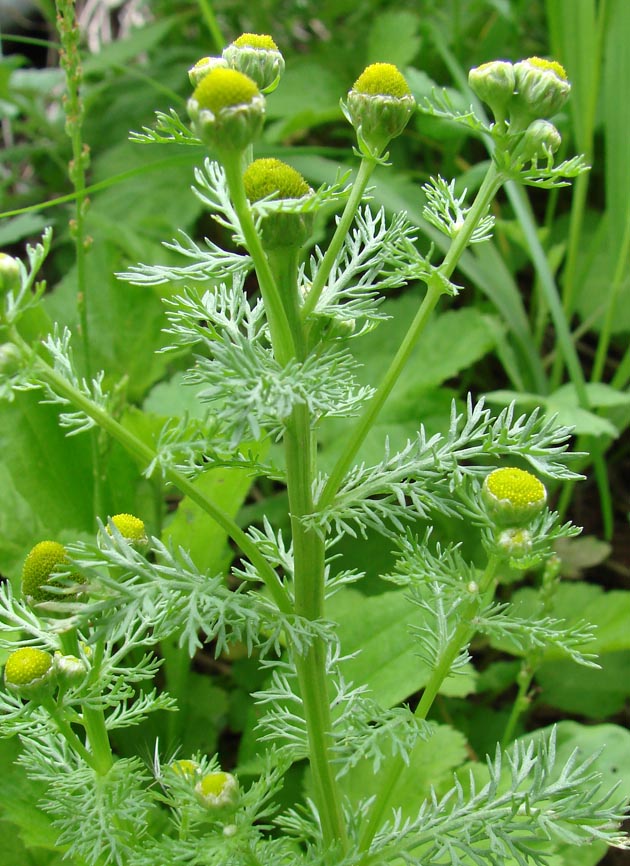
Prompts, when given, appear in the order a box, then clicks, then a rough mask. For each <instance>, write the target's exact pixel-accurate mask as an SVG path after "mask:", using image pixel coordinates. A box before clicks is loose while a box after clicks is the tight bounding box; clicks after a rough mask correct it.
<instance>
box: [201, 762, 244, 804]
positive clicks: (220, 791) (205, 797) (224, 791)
mask: <svg viewBox="0 0 630 866" xmlns="http://www.w3.org/2000/svg"><path fill="white" fill-rule="evenodd" d="M195 791H196V792H197V796H198V797H199V799H200V800H201V802H202V803H203V804H204V805H205V806H208V807H209V808H213V809H216V808H220V807H222V806H233V805H234V804H235V803H236V799H237V796H238V782H237V780H236V778H235V777H234V776H233V775H232V774H231V773H223V772H221V771H219V772H217V773H206V775H205V776H204V777H203V778H202V779H200V781H199V782H197V784H196V785H195Z"/></svg>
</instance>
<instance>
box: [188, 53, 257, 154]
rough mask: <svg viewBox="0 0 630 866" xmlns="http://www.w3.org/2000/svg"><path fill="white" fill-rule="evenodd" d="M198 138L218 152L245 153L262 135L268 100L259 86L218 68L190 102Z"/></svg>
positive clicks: (202, 84) (192, 119)
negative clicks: (236, 151) (260, 134)
mask: <svg viewBox="0 0 630 866" xmlns="http://www.w3.org/2000/svg"><path fill="white" fill-rule="evenodd" d="M188 114H189V115H190V119H191V121H192V126H193V130H194V132H195V133H196V135H198V136H199V138H201V140H202V141H204V142H205V143H206V144H208V145H210V146H214V147H216V149H217V150H244V149H245V148H246V147H247V146H248V145H249V144H251V142H252V141H253V140H254V139H255V138H256V137H257V136H258V134H259V133H260V130H261V129H262V124H263V117H264V114H265V99H264V97H263V96H261V94H260V91H259V90H258V87H257V86H256V83H255V82H254V81H252V79H251V78H249V77H248V76H247V75H244V74H243V73H242V72H238V71H237V70H236V69H227V68H222V67H217V68H215V69H213V70H212V71H210V72H209V73H208V74H207V75H205V76H204V77H203V78H202V79H201V81H200V82H199V84H198V85H197V87H196V88H195V91H194V93H193V95H192V96H191V98H190V99H189V100H188Z"/></svg>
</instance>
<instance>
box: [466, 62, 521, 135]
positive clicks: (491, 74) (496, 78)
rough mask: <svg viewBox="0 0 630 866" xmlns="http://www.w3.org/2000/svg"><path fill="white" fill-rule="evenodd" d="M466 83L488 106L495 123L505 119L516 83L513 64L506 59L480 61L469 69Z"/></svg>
mask: <svg viewBox="0 0 630 866" xmlns="http://www.w3.org/2000/svg"><path fill="white" fill-rule="evenodd" d="M468 83H469V84H470V88H471V90H472V91H473V93H475V94H476V95H477V96H478V97H479V99H481V100H482V101H483V102H485V103H486V105H489V106H490V108H491V109H492V113H493V114H494V118H495V120H496V121H497V123H500V122H501V121H503V120H505V116H506V109H507V106H508V104H509V102H510V101H511V99H512V97H513V96H514V87H515V84H516V76H515V75H514V67H513V65H512V64H511V63H508V62H507V61H506V60H492V61H491V62H490V63H482V64H481V66H475V68H474V69H471V70H470V72H469V73H468Z"/></svg>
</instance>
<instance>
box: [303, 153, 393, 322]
mask: <svg viewBox="0 0 630 866" xmlns="http://www.w3.org/2000/svg"><path fill="white" fill-rule="evenodd" d="M375 167H376V162H375V161H374V160H373V159H367V157H364V158H363V159H362V160H361V165H360V166H359V171H358V172H357V176H356V179H355V181H354V183H353V184H352V191H351V193H350V197H349V198H348V201H347V202H346V206H345V207H344V209H343V213H342V214H341V218H340V219H339V222H338V224H337V228H336V229H335V232H334V234H333V236H332V238H331V241H330V244H329V246H328V249H327V250H326V254H325V255H324V258H323V259H322V261H321V264H320V266H319V268H318V269H317V274H316V275H315V279H314V280H313V284H312V285H311V289H310V291H309V293H308V295H307V297H306V299H305V301H304V304H303V305H302V321H306V319H307V318H308V316H310V315H311V313H312V312H313V310H314V309H315V307H316V306H317V302H318V300H319V298H320V296H321V293H322V292H323V290H324V286H325V285H326V281H327V280H328V277H329V276H330V272H331V270H332V267H333V265H334V263H335V259H336V258H337V256H338V255H339V253H340V251H341V248H342V247H343V244H344V241H345V239H346V237H347V235H348V232H349V231H350V226H351V225H352V222H353V220H354V217H355V215H356V212H357V210H358V208H359V205H360V204H361V201H362V199H363V194H364V192H365V188H366V186H367V184H368V181H369V179H370V177H371V175H372V172H373V171H374V169H375Z"/></svg>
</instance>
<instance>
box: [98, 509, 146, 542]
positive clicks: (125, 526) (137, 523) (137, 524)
mask: <svg viewBox="0 0 630 866" xmlns="http://www.w3.org/2000/svg"><path fill="white" fill-rule="evenodd" d="M111 521H112V523H113V524H114V526H115V527H116V529H117V530H118V531H119V532H120V534H121V535H122V537H123V538H124V539H125V541H128V542H129V543H130V544H137V545H141V546H142V545H145V544H148V543H149V539H148V538H147V531H146V528H145V526H144V522H143V521H142V520H140V518H139V517H134V515H133V514H114V516H113V517H112V518H111ZM107 531H108V532H109V531H110V530H109V527H108V528H107ZM110 534H111V533H110Z"/></svg>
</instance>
